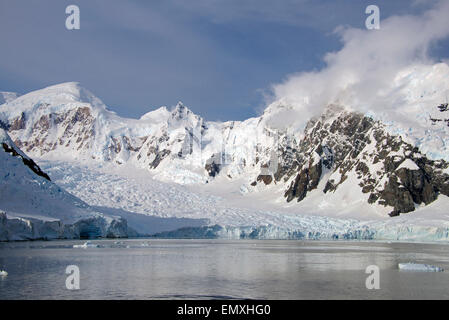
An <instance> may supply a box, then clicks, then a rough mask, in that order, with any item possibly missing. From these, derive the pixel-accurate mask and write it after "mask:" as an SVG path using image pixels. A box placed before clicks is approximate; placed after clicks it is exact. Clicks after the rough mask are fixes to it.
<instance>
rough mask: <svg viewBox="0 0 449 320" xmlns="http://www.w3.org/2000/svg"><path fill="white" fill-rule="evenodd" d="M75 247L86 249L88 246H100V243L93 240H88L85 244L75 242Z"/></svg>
mask: <svg viewBox="0 0 449 320" xmlns="http://www.w3.org/2000/svg"><path fill="white" fill-rule="evenodd" d="M73 247H74V248H81V249H86V248H100V245H98V244H94V243H92V242H91V241H86V242H85V243H84V244H75V245H73Z"/></svg>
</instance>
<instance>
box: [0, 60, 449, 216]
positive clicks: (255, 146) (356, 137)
mask: <svg viewBox="0 0 449 320" xmlns="http://www.w3.org/2000/svg"><path fill="white" fill-rule="evenodd" d="M440 69H441V68H439V69H438V70H439V72H440ZM420 72H421V71H420ZM438 76H440V75H439V74H438ZM400 85H401V86H402V87H401V90H402V91H401V92H407V95H408V96H407V97H408V98H410V93H408V91H407V90H405V89H404V88H403V84H402V83H400ZM427 87H428V84H426V85H425V88H427ZM412 88H413V89H415V90H419V88H418V89H416V83H413V86H412ZM435 96H437V95H435V93H432V94H431V95H430V98H428V99H427V100H426V106H427V105H428V106H431V105H432V104H434V107H433V108H435V110H433V108H427V111H426V112H428V114H434V113H435V112H437V110H436V107H437V105H438V103H439V99H438V98H435ZM429 99H430V101H434V103H429V101H428V100H429ZM409 103H410V105H415V104H416V103H418V102H416V103H415V102H413V101H411V102H410V101H409ZM296 116H297V114H296V113H295V106H294V105H288V104H285V102H282V101H278V102H274V103H272V104H271V105H270V106H269V107H268V108H267V109H266V110H265V112H264V113H263V114H262V115H261V116H260V117H257V118H250V119H247V120H245V121H227V122H212V121H205V120H204V119H203V118H201V117H200V116H198V115H196V114H194V113H193V112H192V111H191V110H190V109H189V108H187V107H186V106H185V105H184V104H182V102H179V103H178V104H177V105H176V106H174V107H173V108H172V109H171V110H169V109H168V108H167V107H161V108H159V109H156V110H154V111H150V112H148V113H146V114H144V115H143V116H142V117H141V118H140V119H126V118H122V117H119V116H117V115H116V114H115V113H114V112H111V111H109V110H108V109H107V107H106V106H105V105H104V104H103V103H102V102H101V100H100V99H98V98H96V97H95V96H94V95H93V94H91V93H90V92H89V91H88V90H86V89H83V88H82V87H81V86H80V85H79V84H78V83H73V82H72V83H65V84H60V85H56V86H52V87H48V88H45V89H42V90H38V91H35V92H31V93H29V94H26V95H23V96H21V97H19V98H17V99H14V100H13V101H11V102H9V103H6V104H4V105H2V106H1V107H0V121H1V123H2V126H3V127H4V128H5V129H7V130H8V132H9V134H10V135H11V136H12V137H13V140H14V142H15V143H16V144H17V145H18V147H20V148H23V149H24V150H25V151H26V152H27V153H30V154H31V155H33V156H34V157H38V158H39V157H42V158H44V159H47V158H48V159H51V158H53V159H58V160H59V159H75V160H77V161H91V160H93V161H99V162H108V163H115V164H117V165H121V164H125V163H128V164H132V165H134V166H136V167H139V168H146V169H149V170H150V171H152V172H153V173H154V175H155V177H156V178H157V179H160V180H163V181H174V182H177V183H181V184H191V183H208V182H210V181H211V180H213V179H215V178H216V177H218V176H223V177H226V178H227V179H229V180H230V181H232V180H234V179H243V180H245V181H246V182H245V183H244V184H243V185H242V187H241V190H243V193H245V192H257V191H258V190H260V189H263V188H264V186H270V185H271V186H273V185H274V186H275V187H276V188H278V189H279V190H282V191H283V194H284V201H286V202H291V201H293V199H296V201H297V202H301V201H302V200H303V199H304V198H306V197H308V194H310V193H312V192H313V191H315V190H320V191H322V194H323V195H322V197H323V201H324V199H325V197H328V196H329V197H331V198H332V197H334V196H333V194H339V197H340V198H339V199H340V200H344V201H349V202H351V201H356V199H358V198H362V199H365V201H367V202H369V203H371V204H376V205H379V206H380V207H385V208H389V209H388V212H387V213H389V214H390V216H396V215H399V214H401V213H407V212H411V211H414V210H415V207H416V206H419V205H420V204H426V205H427V204H429V203H431V202H433V201H434V200H435V199H437V198H438V196H439V195H449V190H448V184H449V175H448V163H447V158H448V155H446V154H445V153H444V150H445V149H443V153H437V152H433V151H430V152H428V154H427V153H426V154H425V153H422V152H421V151H420V149H425V150H429V148H430V149H431V150H434V149H435V150H436V149H437V147H438V144H436V143H435V141H437V142H438V143H443V145H445V147H444V148H446V147H447V145H446V144H445V140H441V139H440V140H441V141H440V140H438V139H437V138H438V135H439V134H440V133H446V132H447V129H446V128H445V127H442V126H439V127H437V128H435V127H434V126H431V125H433V123H432V121H431V119H432V117H431V116H430V117H429V118H430V119H429V118H423V117H421V116H420V115H419V114H418V117H417V118H416V121H417V122H416V123H419V124H420V125H419V128H421V127H422V130H424V129H425V132H428V133H429V135H427V136H425V137H424V138H423V137H421V136H419V135H412V136H410V134H411V132H413V131H412V130H411V129H409V130H407V129H406V128H405V127H404V128H402V127H400V126H396V127H394V126H393V125H392V124H391V123H384V122H383V121H382V120H380V119H379V118H381V117H377V118H376V116H375V115H374V116H373V115H372V114H369V113H368V114H364V113H360V112H356V111H353V110H351V108H348V107H346V106H343V105H342V104H339V103H331V104H329V105H328V106H327V107H326V108H325V109H324V110H323V111H322V112H321V114H319V115H317V116H315V117H313V118H311V119H307V121H305V120H304V119H300V118H298V119H296V118H295V117H296ZM408 116H410V113H409V114H408ZM414 121H415V120H414ZM299 123H305V124H304V125H300V124H299ZM411 124H412V125H413V124H414V122H411ZM392 128H393V129H392ZM420 130H421V129H420ZM404 132H405V133H404ZM410 137H411V138H412V139H411V138H410ZM425 139H427V140H425ZM415 141H419V144H420V145H419V147H417V145H415V144H414V142H415ZM427 146H430V147H427ZM432 148H433V149H432ZM429 155H430V156H429ZM441 155H443V157H441ZM350 193H352V194H350ZM334 198H335V197H334ZM337 198H338V197H337ZM345 199H346V200H345ZM381 211H382V212H383V211H384V210H383V209H382V210H381Z"/></svg>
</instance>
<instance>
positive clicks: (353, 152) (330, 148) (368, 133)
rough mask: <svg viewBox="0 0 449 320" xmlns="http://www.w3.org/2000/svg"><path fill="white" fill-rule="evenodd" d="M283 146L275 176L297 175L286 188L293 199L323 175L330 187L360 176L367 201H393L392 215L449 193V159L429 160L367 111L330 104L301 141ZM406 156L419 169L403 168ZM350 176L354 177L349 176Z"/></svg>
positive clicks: (333, 188)
mask: <svg viewBox="0 0 449 320" xmlns="http://www.w3.org/2000/svg"><path fill="white" fill-rule="evenodd" d="M280 149H281V150H280V160H279V164H278V170H277V172H276V173H275V174H274V177H275V180H276V181H282V180H283V181H288V180H291V181H292V182H291V183H290V184H289V185H288V187H287V190H286V191H285V194H284V196H285V198H286V200H287V201H288V202H290V201H292V200H293V199H297V201H302V200H303V199H304V198H305V197H306V196H307V193H308V192H310V191H311V190H314V189H316V188H317V187H318V185H319V183H320V180H321V179H327V181H325V183H324V184H323V185H324V188H323V190H322V191H323V192H324V193H329V192H336V191H337V190H338V189H339V188H340V187H342V185H343V184H345V183H353V179H354V178H355V179H357V180H358V184H359V186H360V188H361V193H362V194H366V197H367V202H368V203H370V204H375V203H377V204H379V205H384V206H390V207H392V208H393V209H392V211H391V213H390V216H397V215H399V214H401V213H407V212H411V211H414V210H415V205H417V204H418V205H419V204H426V205H427V204H429V203H431V202H433V201H435V200H436V199H437V198H438V196H439V195H440V194H442V195H446V196H449V175H448V174H446V173H444V170H445V169H447V168H448V167H449V163H447V162H445V161H443V160H439V161H432V160H429V159H428V158H427V157H426V156H425V155H423V154H421V153H420V152H419V150H418V149H417V148H416V147H414V146H412V145H410V144H408V143H406V142H404V141H403V140H402V138H401V137H400V136H393V135H390V134H389V133H388V132H387V130H386V129H385V127H384V125H383V124H381V123H380V122H375V121H373V120H372V119H371V118H368V117H365V116H363V115H362V114H358V113H353V112H341V110H335V114H333V111H332V110H328V111H327V114H326V112H325V114H323V115H322V116H321V117H320V118H317V119H312V120H311V121H310V122H309V123H308V124H307V126H306V129H305V132H304V138H303V139H301V141H299V142H298V143H296V142H294V143H293V144H289V145H287V144H282V143H281V145H280ZM406 159H408V160H407V161H411V162H413V163H414V164H416V168H417V169H416V168H414V169H416V170H412V169H409V168H407V167H401V168H399V167H400V165H401V164H402V163H404V161H405V160H406ZM311 164H313V165H311ZM349 176H351V177H352V182H347V181H348V177H349ZM293 177H294V178H293Z"/></svg>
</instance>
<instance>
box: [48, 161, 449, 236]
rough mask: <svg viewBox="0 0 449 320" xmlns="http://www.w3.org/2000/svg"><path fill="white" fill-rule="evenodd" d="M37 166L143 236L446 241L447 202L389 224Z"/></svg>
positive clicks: (111, 172)
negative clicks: (115, 215) (120, 218)
mask: <svg viewBox="0 0 449 320" xmlns="http://www.w3.org/2000/svg"><path fill="white" fill-rule="evenodd" d="M39 163H40V165H41V167H42V168H43V169H44V170H45V171H46V172H48V173H49V175H50V176H51V177H52V179H53V180H54V181H55V182H56V183H57V184H58V185H60V186H61V187H63V188H64V189H66V190H67V191H69V192H71V193H72V194H74V195H75V196H77V197H79V198H81V199H83V200H84V201H86V202H87V203H88V204H89V205H91V206H94V207H95V208H97V209H98V210H100V211H101V210H103V211H104V212H106V211H108V210H112V209H115V211H114V212H116V214H117V215H122V217H124V218H128V217H130V216H131V217H141V218H142V220H139V219H138V220H136V221H133V220H132V219H129V220H128V224H129V226H130V227H131V228H133V229H135V230H138V231H139V232H140V233H141V234H147V235H157V236H160V237H172V238H223V239H244V238H251V239H313V240H319V239H334V240H336V239H347V240H350V239H358V240H385V241H387V240H388V241H425V242H433V241H443V242H445V241H449V213H448V212H447V209H446V208H448V207H449V199H448V198H447V197H441V198H440V199H438V200H437V201H435V202H434V203H432V204H431V205H429V206H425V207H424V206H423V207H422V208H418V209H417V211H415V212H413V213H410V214H407V215H401V216H400V217H395V218H389V217H385V216H384V215H379V214H376V213H375V212H376V211H375V210H374V209H372V206H369V205H367V204H365V203H363V204H362V203H359V211H357V210H356V211H354V207H352V208H351V210H346V211H344V210H343V211H342V210H341V209H342V207H343V205H341V204H340V205H337V204H336V205H335V206H334V208H332V207H331V206H330V205H323V204H322V203H320V201H322V198H320V197H315V198H314V197H311V198H310V199H309V200H308V202H306V203H304V204H300V205H299V206H298V204H296V205H295V206H293V205H285V206H280V205H279V203H278V201H276V198H277V197H276V196H275V195H273V194H271V197H269V195H270V191H265V192H262V193H253V194H247V193H244V192H243V193H242V192H236V191H235V190H236V188H235V186H233V185H228V186H226V184H223V182H222V181H216V183H215V185H214V184H212V185H211V186H210V187H207V186H203V187H198V186H195V187H193V186H192V187H188V186H183V185H179V184H175V183H164V182H161V181H159V180H157V179H155V178H154V177H153V176H152V174H151V173H150V172H148V171H146V170H141V169H136V168H134V167H127V168H126V167H120V168H117V167H115V166H112V165H98V163H95V162H91V163H89V164H87V165H84V166H80V165H78V164H76V163H73V162H65V161H49V160H41V161H39ZM272 191H273V190H272ZM272 191H271V192H272ZM313 201H315V203H314V202H313ZM370 210H371V211H370ZM363 211H364V212H363ZM342 212H343V213H342ZM367 212H368V213H369V214H367ZM357 216H358V217H359V218H358V219H356V218H355V217H357ZM145 218H147V219H149V220H145ZM155 218H156V219H159V222H162V221H164V220H167V221H170V222H167V223H165V224H164V223H162V224H161V225H160V226H159V227H157V226H155V225H154V223H152V221H151V220H150V219H155ZM182 219H185V220H183V221H182V222H180V221H181V220H182ZM156 224H158V223H156Z"/></svg>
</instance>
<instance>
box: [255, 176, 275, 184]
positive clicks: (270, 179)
mask: <svg viewBox="0 0 449 320" xmlns="http://www.w3.org/2000/svg"><path fill="white" fill-rule="evenodd" d="M257 182H263V183H265V185H269V184H270V183H271V182H273V177H272V176H271V175H266V174H265V175H262V174H261V175H259V176H258V177H257Z"/></svg>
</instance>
